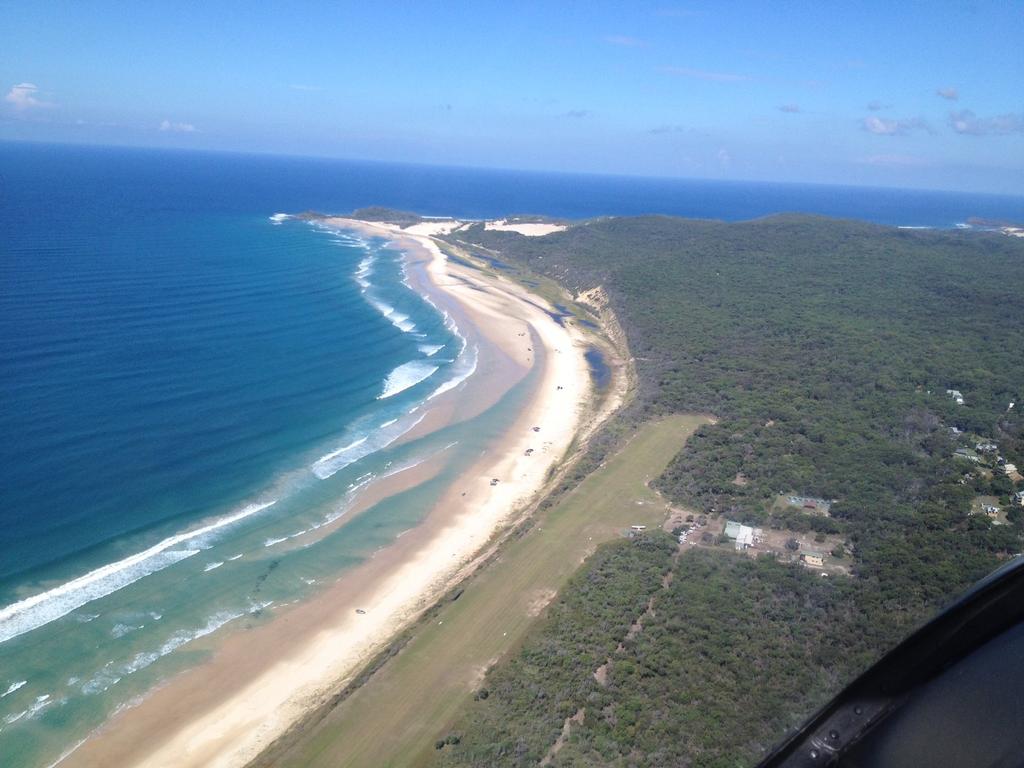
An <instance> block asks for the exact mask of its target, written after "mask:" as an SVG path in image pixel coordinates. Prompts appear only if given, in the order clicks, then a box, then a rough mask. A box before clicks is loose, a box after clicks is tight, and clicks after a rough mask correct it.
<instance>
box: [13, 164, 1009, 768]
mask: <svg viewBox="0 0 1024 768" xmlns="http://www.w3.org/2000/svg"><path fill="white" fill-rule="evenodd" d="M367 205H383V206H389V207H394V208H400V209H406V210H414V211H417V212H420V213H422V214H426V215H451V216H456V217H467V218H488V217H498V216H504V215H509V214H515V213H538V214H546V215H550V216H556V217H567V218H585V217H591V216H599V215H629V214H640V213H666V214H676V215H682V216H689V217H700V218H718V219H725V220H741V219H749V218H754V217H757V216H763V215H767V214H770V213H775V212H782V211H808V212H815V213H821V214H827V215H832V216H840V217H847V218H858V219H866V220H869V221H874V222H878V223H882V224H892V225H903V226H932V227H952V226H955V225H956V224H958V223H960V222H963V221H965V220H966V219H968V218H969V217H980V218H986V219H1002V220H1017V221H1020V220H1022V219H1024V199H1021V198H1011V197H998V196H985V195H965V194H954V193H930V192H919V191H902V190H891V189H886V190H880V189H855V188H833V187H815V186H797V185H770V184H752V183H739V182H728V183H727V182H702V181H668V180H654V179H635V178H620V177H600V176H569V175H551V174H537V173H520V172H499V171H484V170H468V169H456V168H434V167H421V166H412V165H389V164H380V163H356V162H346V161H337V160H315V159H304V158H284V157H268V156H252V155H231V154H216V153H199V152H188V153H186V152H172V151H157V150H139V149H113V148H86V147H69V146H50V145H37V144H0V226H2V236H0V404H2V405H0V755H3V756H5V760H6V761H7V762H5V764H11V765H25V766H35V765H40V766H45V765H50V764H51V763H53V761H54V760H56V759H58V758H59V757H60V755H61V754H62V753H63V752H64V751H65V750H66V749H68V748H70V747H71V746H73V744H75V743H76V742H77V741H78V740H80V739H81V738H83V737H84V736H85V735H86V734H87V733H88V732H89V731H90V730H92V729H93V728H95V727H97V726H98V725H100V724H101V723H102V722H103V720H104V719H105V718H106V717H108V716H109V715H110V714H111V713H112V712H115V711H116V710H117V709H118V708H119V707H123V706H125V705H126V704H128V703H129V702H131V701H132V700H133V699H135V698H136V697H138V696H140V695H142V694H144V693H145V691H146V690H147V689H149V688H150V687H151V686H153V685H155V684H156V683H158V682H159V681H160V680H161V679H163V678H165V677H166V676H168V675H170V674H173V673H174V672H175V671H177V670H180V669H182V668H184V667H187V666H189V665H191V664H194V663H195V662H196V661H197V660H199V659H201V658H202V657H203V656H204V654H206V653H208V652H209V647H210V646H209V641H208V640H204V638H208V637H209V636H211V635H213V634H214V633H215V632H216V631H217V630H218V629H220V628H221V627H224V626H226V625H233V626H238V625H241V624H244V623H252V622H258V621H262V620H265V617H266V616H267V615H268V614H270V613H272V612H273V610H274V607H275V606H279V605H282V604H284V603H286V602H289V601H292V600H296V599H301V598H302V597H303V596H304V595H307V594H310V593H311V592H312V591H314V590H315V589H316V588H317V585H318V584H322V583H325V582H326V581H327V580H330V579H332V578H333V577H334V576H336V575H337V573H338V572H339V571H341V570H343V569H344V568H346V567H349V566H351V565H353V564H355V563H358V562H360V561H361V560H362V559H364V558H365V557H366V556H368V554H369V553H371V552H373V551H374V549H376V548H377V547H379V546H381V545H382V544H384V543H386V542H387V541H389V540H391V539H393V537H394V536H395V535H396V534H397V533H398V532H400V531H402V530H404V529H407V528H408V527H410V526H412V525H415V523H416V522H417V521H418V520H419V519H421V516H422V514H423V510H424V509H425V507H426V506H428V504H429V499H430V498H431V494H435V493H438V492H439V489H440V487H441V486H442V484H443V480H444V477H443V476H442V477H439V478H438V479H437V480H436V481H433V482H431V483H428V484H426V486H425V487H423V488H418V489H416V491H415V492H414V493H412V492H410V493H406V494H400V495H399V496H397V497H394V498H392V499H388V500H387V501H386V502H383V503H381V504H379V505H377V506H376V507H374V508H373V509H372V510H370V511H368V512H367V513H365V514H363V515H360V516H359V517H358V518H356V519H354V520H352V521H351V523H349V524H347V525H345V526H343V527H338V526H337V525H336V523H337V521H338V520H339V519H342V518H343V517H344V515H345V513H346V511H347V503H348V500H349V499H351V498H352V497H353V494H355V493H357V492H358V490H359V489H360V488H361V487H362V486H363V485H364V484H365V483H366V482H368V480H369V479H371V478H373V477H380V476H382V475H383V474H386V473H388V472H393V471H396V470H397V469H400V468H402V467H405V466H409V465H410V464H412V463H415V462H417V461H422V460H424V458H425V457H430V456H437V455H441V454H443V455H444V456H445V457H446V458H445V461H447V462H448V463H449V465H450V466H452V467H455V466H457V465H458V464H459V462H460V460H462V459H463V458H464V457H466V456H471V455H474V454H475V453H479V450H480V449H481V445H483V444H485V442H486V441H487V439H488V438H489V435H491V434H492V433H493V432H495V431H496V430H499V429H500V428H501V426H502V424H503V423H505V422H506V421H507V420H509V419H511V418H512V417H513V415H514V413H515V410H516V406H517V398H518V397H520V396H521V395H522V390H521V388H514V389H513V390H512V391H510V392H509V393H508V395H507V396H506V397H505V399H504V400H503V401H502V402H501V403H499V404H498V405H497V406H496V407H495V408H494V409H492V410H491V411H489V412H488V413H487V414H486V415H484V416H481V417H480V418H479V419H478V420H476V421H475V422H467V423H463V424H457V425H453V426H452V427H450V428H447V429H445V430H442V431H441V432H439V433H437V434H434V435H431V436H428V437H426V438H421V439H419V440H414V441H410V442H405V443H402V442H401V441H400V440H399V438H400V437H401V436H402V435H403V434H405V433H406V432H408V431H409V430H410V429H411V428H413V427H414V426H415V423H416V421H417V419H418V418H420V417H419V416H418V415H417V411H418V409H419V408H420V406H421V405H422V403H423V402H424V401H425V399H426V398H428V397H430V396H431V395H432V394H434V393H436V392H438V391H439V390H443V389H446V388H451V387H453V386H455V385H457V384H458V382H459V381H461V380H462V379H464V378H465V376H466V375H467V373H468V372H469V369H470V368H471V366H472V364H473V363H472V355H471V352H472V350H471V349H469V348H468V345H467V342H466V340H465V339H464V338H462V336H460V334H459V332H458V329H456V328H455V327H453V325H452V324H451V323H450V322H448V321H447V319H446V318H445V316H443V315H442V314H440V313H439V312H438V311H437V310H436V309H435V308H434V307H433V306H432V305H431V304H430V303H429V302H427V301H425V300H424V299H423V298H422V297H421V296H419V295H418V294H417V293H415V292H414V291H413V290H412V289H411V288H409V287H408V285H407V281H406V279H405V273H404V266H403V259H402V257H401V254H400V253H398V252H396V251H395V250H394V249H392V248H389V247H388V243H387V242H386V241H383V240H368V239H361V238H359V237H357V236H355V235H354V234H353V233H346V232H339V231H333V230H330V229H325V228H323V227H317V226H314V225H312V224H310V223H307V222H304V221H296V220H291V219H282V218H281V217H279V216H275V214H277V213H280V212H289V213H295V212H299V211H305V210H318V211H324V212H346V211H351V210H353V209H355V208H358V207H362V206H367ZM453 446H454V447H453ZM321 530H322V531H323V535H318V536H313V537H312V540H311V541H312V543H304V544H303V546H301V547H298V546H294V545H293V544H292V543H291V542H292V541H293V540H294V539H296V538H297V537H300V536H305V537H306V538H305V539H303V541H304V542H310V534H311V532H317V531H321Z"/></svg>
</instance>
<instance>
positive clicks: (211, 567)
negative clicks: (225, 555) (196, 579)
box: [203, 560, 224, 573]
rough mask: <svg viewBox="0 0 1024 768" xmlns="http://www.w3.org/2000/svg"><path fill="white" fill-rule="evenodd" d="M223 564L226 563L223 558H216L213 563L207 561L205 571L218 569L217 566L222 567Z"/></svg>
mask: <svg viewBox="0 0 1024 768" xmlns="http://www.w3.org/2000/svg"><path fill="white" fill-rule="evenodd" d="M222 565H224V561H223V560H214V561H213V562H212V563H207V564H206V565H205V566H204V567H203V573H206V572H207V571H213V570H216V569H217V568H220V567H221V566H222Z"/></svg>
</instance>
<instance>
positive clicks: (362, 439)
mask: <svg viewBox="0 0 1024 768" xmlns="http://www.w3.org/2000/svg"><path fill="white" fill-rule="evenodd" d="M392 423H393V422H392ZM381 426H382V427H384V426H387V425H386V424H381ZM366 440H367V438H366V437H360V438H359V439H358V440H354V441H352V442H351V443H349V444H348V445H346V446H344V447H342V448H339V449H338V450H336V451H331V452H330V453H325V454H324V455H323V456H321V457H320V458H319V459H317V460H316V463H317V464H320V463H321V462H326V461H330V460H331V459H333V458H335V457H337V456H340V455H341V454H343V453H346V452H348V451H351V450H352V449H353V448H358V447H359V446H360V445H362V444H363V443H365V442H366Z"/></svg>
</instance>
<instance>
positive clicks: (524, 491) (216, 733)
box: [61, 219, 591, 767]
mask: <svg viewBox="0 0 1024 768" xmlns="http://www.w3.org/2000/svg"><path fill="white" fill-rule="evenodd" d="M326 223H327V224H328V225H330V226H335V227H338V228H345V229H355V230H357V231H359V232H361V233H362V234H364V235H371V236H379V237H384V238H387V239H389V240H391V241H392V242H393V244H394V245H395V246H396V247H399V248H401V249H402V250H404V251H405V253H406V254H407V260H408V263H409V265H410V266H413V267H417V268H419V270H420V272H421V275H422V280H423V282H422V283H420V284H415V285H414V287H415V288H416V289H417V290H420V291H421V292H423V293H424V294H425V295H427V296H428V298H433V299H440V300H442V301H444V302H450V303H449V304H448V306H447V307H446V308H445V309H446V310H447V309H449V308H454V307H457V309H458V311H459V312H460V313H462V316H463V318H464V319H465V320H467V321H468V322H469V323H471V324H472V327H473V331H474V333H475V334H477V335H478V337H479V339H480V343H481V345H486V347H487V350H488V351H490V352H492V353H493V354H492V355H491V358H490V359H491V361H492V362H494V361H498V360H500V359H504V360H505V361H506V364H505V365H504V366H502V365H500V364H497V363H495V364H493V365H489V366H484V367H483V369H482V370H480V371H478V372H477V374H475V375H474V376H473V377H470V379H469V381H471V382H473V383H474V385H475V387H476V390H477V397H476V401H477V403H476V406H475V407H476V408H477V409H485V408H486V407H489V406H488V401H493V400H495V399H497V398H498V397H500V393H501V392H502V391H507V388H508V386H509V378H510V376H511V375H513V369H520V371H521V372H525V371H529V370H531V369H536V383H535V385H534V387H533V391H532V392H531V393H530V396H529V397H528V398H527V401H526V403H525V404H524V406H523V408H522V412H521V413H520V414H519V415H518V416H517V417H516V419H515V421H514V424H513V426H512V427H511V429H509V430H507V432H506V433H505V434H503V435H501V436H500V437H499V438H498V439H497V440H496V441H495V442H494V445H493V448H492V449H490V450H488V451H487V452H485V454H484V455H483V456H481V457H480V459H479V460H477V461H476V462H474V463H473V464H472V465H471V466H469V467H467V468H466V469H465V470H464V471H462V472H460V474H459V475H458V478H457V480H456V481H455V482H454V483H452V484H451V485H450V486H449V488H448V490H447V491H446V492H445V493H444V494H443V496H442V498H441V499H440V500H439V501H438V503H437V504H435V505H434V506H433V507H432V508H431V509H430V511H429V513H428V514H427V516H426V518H425V520H424V522H423V523H422V524H420V525H418V526H417V527H415V528H413V529H411V530H410V531H407V532H406V534H405V535H402V536H401V537H400V538H398V539H397V540H395V541H394V542H393V543H392V544H391V545H389V546H387V547H385V548H384V549H382V550H379V551H378V552H376V553H375V554H374V555H373V556H372V557H371V558H370V559H369V560H367V561H366V562H365V563H363V564H362V565H360V566H357V567H356V568H354V569H353V570H352V571H350V572H348V573H345V574H343V575H342V576H341V577H340V578H339V579H338V580H337V581H336V582H335V583H334V584H332V585H331V586H329V587H327V588H325V589H324V590H323V591H322V592H321V593H319V594H318V595H316V596H314V597H312V598H311V599H309V600H307V601H304V602H302V603H301V604H298V605H295V606H292V607H289V608H286V609H284V610H282V611H281V612H280V614H279V615H275V616H274V617H273V618H271V619H270V620H269V621H268V622H267V623H266V624H264V625H261V626H258V627H256V628H254V629H251V630H247V631H243V632H237V633H234V634H231V635H229V636H227V637H226V638H224V640H223V642H222V643H221V644H220V646H219V647H218V648H217V650H216V652H215V653H214V655H213V657H212V658H211V659H210V660H209V661H207V662H205V663H203V664H201V665H200V666H199V667H197V668H194V669H193V670H190V671H188V672H185V673H183V674H181V675H179V676H178V677H175V678H173V679H171V680H170V681H168V682H167V683H165V684H164V685H163V686H162V687H161V688H160V689H158V690H156V691H154V692H152V693H151V695H150V696H148V697H147V698H146V699H144V700H143V701H142V702H141V703H140V704H138V705H137V706H136V707H134V708H131V709H127V710H125V711H123V712H121V713H120V714H119V715H117V716H115V717H114V718H113V719H112V720H111V721H110V722H109V723H108V724H107V725H106V726H104V727H103V728H102V729H101V730H100V731H99V732H98V733H97V734H95V735H94V736H93V737H92V738H91V739H89V740H88V741H87V742H86V743H85V744H83V745H82V746H81V747H80V748H79V749H77V750H76V751H75V752H73V753H72V754H71V755H70V756H69V757H68V758H67V759H66V760H65V761H64V762H62V763H61V765H65V766H77V765H83V766H99V765H103V766H120V765H136V766H154V767H155V766H171V765H173V766H225V767H233V766H241V765H245V764H246V763H248V762H249V761H250V760H252V759H253V758H254V757H256V756H257V755H258V754H259V753H260V752H261V751H262V750H263V749H264V748H265V747H267V746H268V745H269V744H270V743H272V742H273V741H274V740H276V739H277V738H279V737H280V736H281V735H283V734H284V733H285V732H286V731H287V730H288V729H289V728H290V727H292V726H293V725H294V724H295V723H297V722H299V721H300V720H301V719H302V718H303V717H304V716H306V715H307V714H308V713H309V712H311V711H313V710H315V709H317V708H318V707H319V706H321V705H322V704H323V703H324V702H325V701H326V700H327V699H328V698H329V697H330V696H331V694H332V693H333V692H335V691H337V690H339V689H340V688H342V687H343V686H344V685H345V683H346V682H347V681H348V680H350V679H351V678H352V677H353V676H354V675H355V674H356V673H357V672H358V671H359V670H360V669H361V668H362V666H363V665H364V664H366V663H367V662H368V661H369V660H370V659H371V658H372V657H373V656H374V655H375V654H376V653H377V652H379V651H380V650H381V649H382V648H383V647H385V646H386V644H387V643H388V642H389V641H390V640H391V639H392V638H393V637H394V636H395V635H396V634H397V633H398V632H399V631H401V630H402V629H403V628H405V627H407V626H409V625H410V624H411V623H412V622H413V621H415V619H416V618H417V617H418V616H419V615H420V614H421V613H422V611H423V610H424V609H425V608H427V607H429V606H430V605H431V604H432V603H433V602H434V601H436V599H437V598H438V597H440V596H441V595H442V594H443V593H444V592H445V591H446V590H447V589H448V588H449V587H450V586H451V585H452V584H453V583H454V582H456V581H457V580H458V579H459V578H461V576H463V575H464V574H465V573H466V572H468V571H469V570H471V569H472V567H473V564H474V562H475V558H476V557H477V556H478V555H479V553H480V552H481V551H482V550H483V549H484V548H485V547H486V545H487V544H488V542H490V541H492V540H493V538H494V536H495V535H496V534H497V533H499V532H500V531H501V530H502V529H503V528H504V527H505V526H506V525H507V524H508V523H509V522H510V521H511V520H512V519H513V518H514V516H515V515H516V513H517V512H518V511H520V510H522V509H523V508H524V507H525V506H527V505H528V504H529V503H530V502H531V500H533V499H534V498H535V497H536V496H537V494H538V493H540V492H541V491H542V489H543V488H544V486H545V483H546V482H547V480H548V477H549V473H550V471H551V470H552V469H553V468H554V467H555V466H556V465H557V464H558V463H559V462H560V461H561V460H562V458H563V457H564V456H565V455H566V453H567V451H568V450H569V448H570V446H571V445H572V444H573V441H574V439H575V438H576V436H577V433H578V430H579V428H580V427H581V425H582V423H583V421H584V417H585V410H586V407H587V406H586V405H585V404H586V403H589V400H590V397H591V384H590V376H589V371H588V367H587V363H586V361H585V359H584V358H583V352H584V351H585V349H586V347H587V341H586V339H585V337H584V334H583V332H582V331H581V330H579V329H577V328H574V327H571V326H569V327H566V326H562V325H560V324H559V323H557V322H555V321H554V320H553V319H552V317H551V316H550V315H549V314H547V313H546V312H545V311H544V309H543V307H544V306H546V302H544V301H543V299H540V298H539V297H537V296H534V295H532V294H529V293H528V292H527V291H526V290H525V289H524V288H522V287H520V286H518V285H517V284H515V283H512V282H511V281H509V280H507V279H504V278H501V277H492V276H489V275H486V274H484V273H482V272H480V271H477V270H475V269H471V268H469V267H466V266H463V265H459V264H456V263H453V262H451V261H450V260H448V259H447V258H446V257H445V256H444V254H443V253H442V252H441V251H440V249H439V248H438V246H437V244H436V243H435V242H434V241H433V240H431V239H430V238H429V236H426V235H419V234H411V233H408V232H405V231H402V230H398V229H397V228H396V227H389V226H386V225H374V224H368V223H366V222H357V221H353V220H345V219H329V220H327V221H326ZM413 272H415V270H410V273H413ZM417 279H419V278H414V282H416V280H417ZM538 346H539V348H538V349H535V347H538ZM474 379H476V381H474ZM454 394H456V393H446V395H445V396H442V397H440V398H438V400H439V401H444V400H446V399H448V400H449V403H448V404H447V405H446V404H445V403H444V402H439V403H438V404H437V405H438V408H437V410H436V413H439V414H440V415H439V416H436V417H435V419H436V422H437V423H435V424H433V425H424V426H423V427H422V429H424V430H429V429H432V428H437V427H438V426H442V425H443V423H444V422H447V421H448V420H450V418H451V417H452V410H453V409H452V404H451V402H450V401H452V400H454V399H455V398H454V397H450V398H449V397H447V396H448V395H454ZM570 403H571V404H572V406H571V407H566V404H570ZM463 405H464V404H463ZM445 408H447V413H444V411H445ZM463 411H465V407H463ZM534 427H540V431H539V432H536V431H534V429H533V428H534ZM531 448H532V449H533V450H530V451H529V453H528V452H527V451H528V449H531ZM430 463H431V462H429V461H428V462H426V463H425V464H424V465H423V466H421V467H418V468H416V469H413V470H408V471H406V472H403V473H401V474H400V475H398V476H396V477H394V478H390V479H389V480H388V481H383V482H382V483H381V485H380V487H378V488H377V489H376V491H375V493H374V498H377V497H379V498H384V497H386V496H387V495H390V494H392V493H396V492H400V491H401V490H402V489H403V488H405V487H411V486H414V485H416V484H417V483H419V482H422V481H423V480H424V479H426V478H428V477H429V476H430V473H431V471H432V469H431V466H430ZM493 479H497V480H498V482H497V483H496V484H495V483H493V482H492V480H493ZM372 501H373V498H371V499H368V500H367V503H372ZM357 609H358V611H360V612H357ZM267 659H270V661H269V663H268V662H267Z"/></svg>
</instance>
